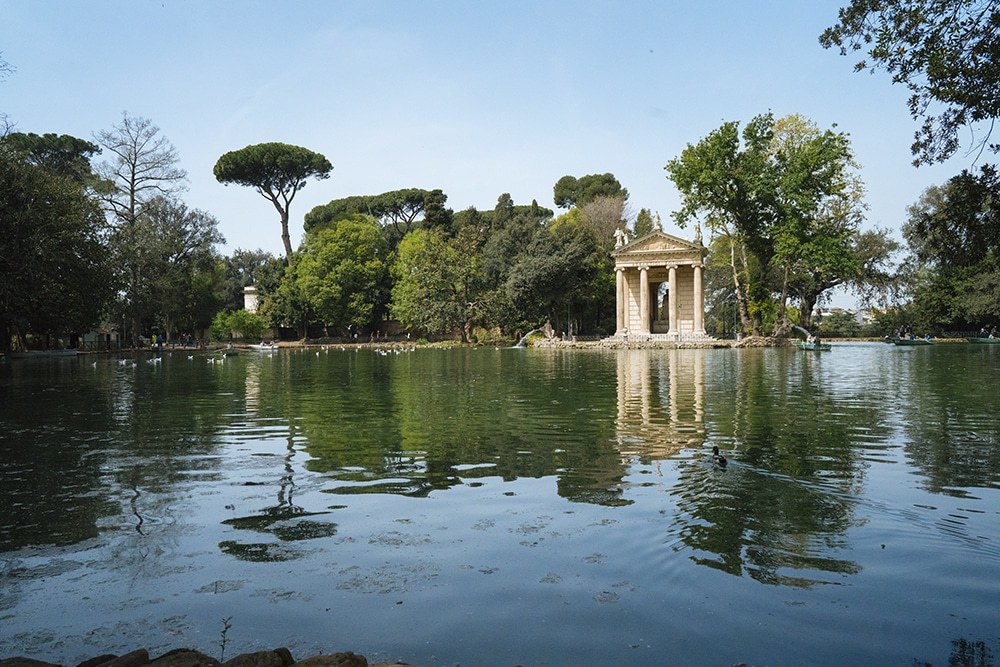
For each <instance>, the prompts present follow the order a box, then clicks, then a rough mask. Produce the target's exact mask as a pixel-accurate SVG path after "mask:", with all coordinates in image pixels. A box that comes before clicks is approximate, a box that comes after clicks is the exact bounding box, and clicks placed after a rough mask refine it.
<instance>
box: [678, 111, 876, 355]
mask: <svg viewBox="0 0 1000 667" xmlns="http://www.w3.org/2000/svg"><path fill="white" fill-rule="evenodd" d="M666 168H667V171H668V173H669V175H670V178H671V179H672V180H673V181H674V183H675V184H676V185H677V188H678V189H679V190H680V191H681V195H682V197H683V206H682V208H681V210H680V211H678V212H677V213H676V214H675V218H676V219H677V221H678V224H680V225H681V226H683V225H684V224H686V223H687V222H689V221H691V220H704V222H705V223H706V225H707V226H708V227H709V228H710V229H712V230H713V231H715V232H716V233H717V234H721V235H723V236H726V237H727V238H728V239H729V242H728V243H727V244H726V247H727V250H728V252H729V255H730V266H731V269H732V278H733V285H734V290H735V291H734V295H735V299H736V302H737V304H738V306H739V311H740V317H741V320H742V323H743V327H744V329H745V330H749V331H750V333H752V334H754V335H758V334H760V333H761V331H762V325H763V322H764V320H765V318H770V317H772V314H771V311H772V303H773V296H772V295H773V294H774V293H775V292H777V293H779V294H780V297H779V299H778V302H777V306H778V310H777V313H776V316H777V317H776V321H775V327H776V333H782V332H783V330H784V329H785V327H786V324H785V317H786V315H785V307H786V302H787V299H788V297H789V296H790V295H791V296H795V297H797V298H798V300H799V312H800V317H808V313H809V312H811V310H812V306H813V305H814V304H815V303H816V300H817V299H818V298H819V296H820V295H821V294H823V293H824V292H825V291H827V290H829V289H831V288H832V287H835V286H837V285H840V284H843V283H845V282H850V281H853V280H859V279H860V276H861V273H860V266H859V264H858V257H857V256H856V254H855V253H854V252H852V244H853V243H854V242H855V240H856V238H857V234H858V229H859V225H860V223H861V221H862V220H863V217H864V204H863V194H864V188H863V185H862V183H861V181H860V179H859V178H858V177H857V175H856V172H855V169H856V165H855V163H854V159H853V154H852V151H851V148H850V142H849V140H848V137H847V135H845V134H843V133H839V132H835V131H834V130H832V129H831V130H826V131H822V132H821V131H820V130H819V129H818V128H817V127H816V126H815V125H814V124H813V123H812V122H810V121H808V120H806V119H804V118H802V117H801V116H798V115H796V114H793V115H791V116H787V117H785V118H782V119H779V120H777V121H775V120H774V119H773V117H772V116H771V114H764V115H760V116H757V117H755V118H754V119H753V120H751V122H750V123H749V124H748V125H747V126H746V128H744V129H743V131H742V133H741V132H740V131H739V127H738V125H737V124H736V123H726V124H724V125H723V126H722V127H721V128H719V129H718V130H715V131H714V132H712V133H710V134H709V135H708V137H706V138H705V139H703V140H702V141H701V142H699V143H698V144H696V145H694V146H691V145H689V146H688V147H687V148H686V149H685V150H684V151H683V152H682V153H681V156H680V157H679V158H676V159H674V160H672V161H671V162H670V163H668V165H667V167H666Z"/></svg>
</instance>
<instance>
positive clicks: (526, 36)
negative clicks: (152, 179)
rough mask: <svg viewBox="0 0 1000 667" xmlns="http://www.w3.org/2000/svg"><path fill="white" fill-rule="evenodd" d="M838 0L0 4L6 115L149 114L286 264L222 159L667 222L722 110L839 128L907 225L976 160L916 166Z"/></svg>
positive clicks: (218, 211) (880, 194) (725, 114)
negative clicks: (584, 182)
mask: <svg viewBox="0 0 1000 667" xmlns="http://www.w3.org/2000/svg"><path fill="white" fill-rule="evenodd" d="M842 1H843V2H846V0H770V1H765V0H761V1H759V2H751V1H743V2H737V1H732V2H722V1H715V0H699V1H696V2H673V1H668V0H660V1H649V2H629V1H622V0H619V1H616V2H611V1H587V0H583V1H572V2H544V1H511V0H506V1H504V2H499V1H496V2H494V1H486V2H473V1H471V0H470V1H467V2H457V1H445V0H440V1H433V0H428V1H425V2H417V1H409V2H404V1H402V0H399V1H391V2H390V1H378V0H361V1H356V2H354V1H335V0H329V1H319V0H299V1H295V2H284V1H282V2H278V1H276V0H275V1H274V2H235V1H226V2H223V1H215V0H156V1H155V2H144V1H141V0H106V1H104V0H102V1H98V0H94V1H86V0H74V1H70V0H65V1H61V2H58V1H55V0H3V2H2V3H0V4H2V7H0V15H2V16H3V19H2V21H0V52H2V55H3V58H4V59H5V60H7V61H8V62H9V63H10V64H12V65H13V66H14V67H16V72H15V73H14V74H13V75H12V76H10V77H8V79H7V80H6V81H5V82H3V83H0V111H2V112H5V113H6V114H7V115H8V117H9V119H10V120H12V121H14V122H16V124H17V129H18V130H21V131H24V132H36V133H44V132H56V133H66V134H72V135H76V136H79V137H84V138H92V136H93V133H94V132H96V131H98V130H101V129H108V128H110V127H111V126H112V125H114V124H115V123H117V122H119V121H120V119H121V114H122V112H123V111H127V112H128V113H129V114H130V115H135V116H143V117H146V118H149V119H151V120H152V121H153V122H154V123H155V124H156V125H158V126H159V127H160V128H161V130H162V132H163V134H164V135H165V136H166V137H167V138H168V139H169V140H170V141H171V142H172V143H173V144H174V145H175V147H176V148H177V150H178V153H179V155H180V159H181V165H182V166H183V167H184V168H185V169H186V170H187V172H188V177H189V181H190V184H189V190H188V192H187V193H186V195H185V201H186V202H187V204H188V205H189V206H191V207H194V208H199V209H202V210H205V211H208V212H209V213H211V214H213V215H214V216H216V217H217V218H218V220H219V222H220V227H221V230H222V232H223V234H224V235H225V236H226V239H227V241H228V243H227V246H226V247H225V248H224V249H223V250H224V251H226V252H229V251H231V250H232V249H234V248H237V247H240V248H248V249H253V248H262V249H265V250H268V251H270V252H273V253H275V254H279V255H280V254H281V240H280V236H279V234H280V231H279V227H278V222H277V217H276V214H275V212H274V210H273V208H271V205H270V204H269V203H268V202H267V201H265V200H264V199H263V198H261V197H260V196H259V195H257V194H256V193H255V192H253V191H252V190H250V189H248V188H240V187H236V186H229V187H224V186H222V185H220V184H219V183H217V182H216V180H215V178H214V177H213V175H212V167H213V165H214V164H215V161H216V160H217V159H218V157H219V156H220V155H221V154H222V153H224V152H226V151H229V150H233V149H237V148H242V147H244V146H246V145H249V144H254V143H261V142H266V141H281V142H286V143H292V144H299V145H302V146H306V147H307V148H310V149H312V150H315V151H318V152H321V153H323V154H324V155H326V156H327V158H329V160H330V161H331V162H332V163H333V165H334V170H333V173H332V176H331V178H330V179H328V180H325V181H316V182H311V183H309V185H308V186H307V187H306V188H305V189H304V190H303V191H302V192H301V193H300V194H299V195H298V197H297V198H296V200H295V201H294V203H293V205H292V222H293V226H292V238H293V243H294V244H297V243H298V241H299V240H300V238H301V234H302V217H303V216H304V215H305V213H306V212H307V211H309V210H310V209H311V208H312V207H313V206H316V205H318V204H322V203H326V202H328V201H330V200H331V199H335V198H340V197H345V196H349V195H357V194H375V193H379V192H384V191H387V190H394V189H398V188H404V187H420V188H427V189H432V188H441V189H442V190H444V192H445V193H446V194H447V195H448V205H449V206H450V207H452V208H453V209H455V210H456V211H458V210H462V209H464V208H467V207H469V206H475V207H477V208H480V209H491V208H493V206H494V204H495V203H496V200H497V197H498V196H499V195H500V194H502V193H504V192H509V193H510V194H511V195H512V197H513V198H514V201H515V203H517V204H528V203H530V202H531V200H532V199H537V200H538V203H539V204H540V205H542V206H547V207H549V208H554V205H553V202H552V186H553V185H554V184H555V182H556V181H557V180H558V179H559V178H560V177H561V176H564V175H566V174H571V175H574V176H582V175H584V174H591V173H604V172H612V173H614V174H615V176H617V177H618V179H619V180H620V181H621V182H622V184H623V185H624V186H625V187H626V188H628V190H629V192H630V193H631V198H630V206H631V208H632V211H633V213H635V212H638V210H639V209H640V208H642V207H645V208H649V209H651V210H654V211H658V212H659V213H660V215H661V216H662V218H663V221H664V224H665V230H666V231H668V232H670V233H675V234H679V235H681V236H685V237H690V236H691V232H690V230H687V231H681V230H678V229H677V228H676V227H675V226H674V225H673V222H672V221H671V220H670V213H671V212H672V211H674V210H675V209H676V208H677V207H678V203H679V198H678V194H677V191H676V190H675V188H674V187H673V184H672V183H671V182H670V181H669V180H668V179H667V178H666V174H665V171H664V169H663V167H664V165H665V164H666V163H667V161H668V160H670V159H672V158H674V157H676V156H677V155H678V154H679V153H680V152H681V150H683V148H684V147H685V146H686V145H687V144H688V143H695V142H697V141H698V140H699V139H701V138H702V137H704V136H705V135H706V134H707V133H709V132H710V131H712V130H713V129H715V128H717V127H718V126H719V125H721V124H722V123H723V122H725V121H729V120H737V121H740V122H742V123H745V122H746V121H748V120H750V119H751V118H752V117H753V116H754V115H756V114H758V113H762V112H766V111H768V110H771V111H773V112H774V113H775V115H776V116H783V115H786V114H789V113H800V114H802V115H804V116H806V117H807V118H810V119H811V120H813V121H814V122H815V123H817V124H818V125H819V126H820V127H821V128H824V129H825V128H828V127H830V126H831V125H832V124H834V123H836V124H837V126H838V128H839V129H841V130H843V131H846V132H847V133H849V134H850V135H851V138H852V141H853V145H854V148H855V151H856V154H857V158H858V161H859V162H860V163H861V165H862V172H861V174H862V178H863V179H864V181H865V182H866V184H867V187H868V203H869V205H870V212H869V224H870V225H878V226H882V227H890V228H892V229H895V230H898V229H899V227H900V225H901V223H902V222H903V220H904V219H905V212H906V208H907V206H909V205H910V204H912V203H914V202H915V201H916V199H917V197H918V196H919V195H920V193H921V192H922V191H923V190H924V189H925V188H926V187H927V186H929V185H934V184H940V183H943V182H944V181H945V180H946V179H947V178H948V177H949V176H951V175H953V174H954V173H957V172H958V171H959V170H960V169H961V168H962V167H964V166H968V165H969V164H970V163H971V158H967V157H960V158H956V159H955V160H953V161H952V163H949V164H946V165H942V166H937V167H934V168H926V167H922V168H920V169H916V168H914V167H912V166H910V159H911V156H910V152H909V146H910V143H911V141H912V135H913V131H914V129H915V123H914V122H913V121H912V120H911V119H910V118H909V115H908V113H907V109H906V103H905V102H906V97H907V95H906V91H905V90H904V89H902V88H900V87H899V86H891V85H890V83H889V80H888V78H887V77H886V76H885V75H884V74H876V75H874V76H870V75H868V74H855V73H853V68H852V65H853V62H854V60H853V59H852V58H845V57H841V56H839V55H838V54H837V53H836V52H834V51H828V50H824V49H823V48H821V47H820V46H819V43H818V40H817V38H818V36H819V34H820V33H821V32H822V30H823V28H825V27H826V26H828V25H831V24H832V23H833V22H835V20H836V16H837V9H838V8H839V7H840V5H841V4H842Z"/></svg>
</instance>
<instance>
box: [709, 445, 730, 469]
mask: <svg viewBox="0 0 1000 667" xmlns="http://www.w3.org/2000/svg"><path fill="white" fill-rule="evenodd" d="M712 461H714V462H715V465H717V466H719V467H720V468H725V467H726V464H727V463H729V461H728V460H727V459H726V457H725V456H723V455H722V454H720V453H719V446H718V445H713V446H712Z"/></svg>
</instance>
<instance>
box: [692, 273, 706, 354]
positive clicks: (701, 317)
mask: <svg viewBox="0 0 1000 667" xmlns="http://www.w3.org/2000/svg"><path fill="white" fill-rule="evenodd" d="M701 268H702V267H701V264H695V265H694V334H695V335H696V336H702V335H704V334H705V290H704V288H703V287H702V284H701Z"/></svg>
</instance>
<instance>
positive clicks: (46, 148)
mask: <svg viewBox="0 0 1000 667" xmlns="http://www.w3.org/2000/svg"><path fill="white" fill-rule="evenodd" d="M2 142H3V144H4V146H6V147H7V148H8V149H10V150H11V151H13V152H14V153H15V154H16V155H17V156H18V157H19V158H20V159H21V160H22V161H23V162H25V163H26V164H30V165H34V166H36V167H42V168H43V169H46V170H47V171H49V172H51V173H53V174H55V175H57V176H64V177H66V178H69V179H72V180H74V181H77V182H78V183H80V184H82V185H94V184H96V182H97V177H96V175H95V174H94V172H93V167H92V166H91V163H90V160H91V158H92V157H93V156H94V155H96V154H98V153H100V152H101V149H100V147H99V146H98V145H97V144H94V143H91V142H89V141H86V140H84V139H79V138H77V137H74V136H70V135H68V134H52V133H48V134H43V135H37V134H34V133H28V134H25V133H22V132H14V133H11V134H8V135H7V136H6V137H3V138H2Z"/></svg>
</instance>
